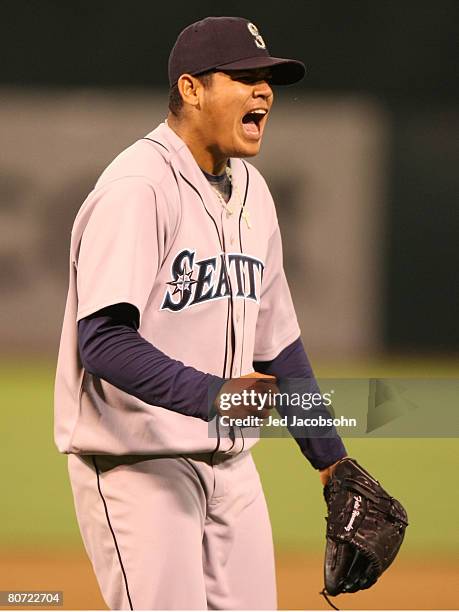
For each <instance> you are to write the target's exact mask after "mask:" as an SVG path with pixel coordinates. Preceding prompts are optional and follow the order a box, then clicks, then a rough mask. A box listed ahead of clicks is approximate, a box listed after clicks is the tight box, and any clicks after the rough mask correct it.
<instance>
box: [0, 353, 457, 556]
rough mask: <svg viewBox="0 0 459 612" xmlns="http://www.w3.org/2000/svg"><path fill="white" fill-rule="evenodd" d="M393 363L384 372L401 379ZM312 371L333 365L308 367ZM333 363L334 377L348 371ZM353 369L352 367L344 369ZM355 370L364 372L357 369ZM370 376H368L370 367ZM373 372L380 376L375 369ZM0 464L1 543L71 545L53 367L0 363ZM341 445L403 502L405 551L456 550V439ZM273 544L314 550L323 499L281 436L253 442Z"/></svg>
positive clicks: (436, 369)
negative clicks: (55, 425) (56, 428)
mask: <svg viewBox="0 0 459 612" xmlns="http://www.w3.org/2000/svg"><path fill="white" fill-rule="evenodd" d="M400 364H401V362H392V365H391V366H390V367H388V366H387V365H386V366H385V367H384V372H385V375H391V376H394V375H395V372H397V373H399V375H404V376H407V375H409V373H410V372H411V371H412V368H411V369H410V367H408V366H407V365H406V364H405V366H404V367H403V368H402V367H401V365H400ZM415 370H416V371H415V374H416V375H418V376H419V375H426V374H427V372H428V373H429V375H430V376H435V375H439V376H440V375H443V376H452V375H455V374H456V375H457V371H458V369H457V363H455V364H453V363H450V364H448V365H446V366H445V364H441V365H440V364H436V365H434V364H431V365H430V366H429V365H428V364H422V366H419V364H418V366H417V367H416V368H415ZM316 371H317V372H318V374H319V375H321V376H327V375H330V373H331V371H333V375H337V370H336V368H334V367H332V366H328V367H327V368H317V367H316ZM350 372H351V370H348V371H347V372H346V373H345V372H344V370H343V369H342V368H341V371H340V375H342V376H343V375H346V374H348V375H351V374H350ZM354 372H355V368H354ZM359 375H360V376H365V375H368V374H367V373H366V372H365V371H364V370H362V368H360V369H359ZM374 375H375V374H374ZM376 375H381V373H380V372H378V374H376ZM0 382H1V389H2V395H3V410H2V434H3V435H2V443H1V451H0V465H1V477H2V495H1V506H0V508H1V509H0V515H1V520H0V541H1V542H2V548H4V549H8V548H11V547H20V548H35V549H37V550H46V549H54V548H56V547H65V548H69V547H72V546H77V545H78V546H79V545H80V536H79V532H78V528H77V525H76V520H75V516H74V511H73V502H72V495H71V490H70V486H69V483H68V479H67V471H66V458H65V457H64V456H62V455H60V454H59V453H58V452H57V450H56V448H55V446H54V442H53V397H52V395H53V383H54V364H53V363H52V362H49V363H37V362H33V361H31V362H29V363H20V364H16V365H14V364H5V363H3V364H2V367H1V374H0ZM346 444H347V448H348V452H349V454H350V455H352V456H355V457H356V458H358V460H359V461H360V462H361V463H362V464H363V465H364V466H365V467H367V468H368V469H369V470H370V471H371V472H373V473H374V474H375V475H376V476H377V477H378V478H379V479H380V480H381V481H382V482H383V483H384V484H385V485H386V487H387V488H388V489H389V490H390V492H391V493H392V494H393V495H395V496H397V497H399V498H400V499H401V500H402V502H403V503H404V504H405V506H406V508H407V510H408V514H409V519H410V527H409V529H408V530H407V536H406V545H405V549H404V550H405V554H410V553H412V554H415V555H418V554H422V553H423V552H425V553H429V554H430V553H433V554H439V555H440V554H441V555H453V554H457V550H458V547H459V530H458V529H457V526H456V524H455V522H454V521H451V520H449V518H448V517H454V516H456V514H457V508H458V507H459V489H458V486H457V474H458V473H459V443H458V440H457V439H427V438H426V439H368V440H365V439H356V438H353V439H349V440H347V441H346ZM254 456H255V460H256V462H257V465H258V469H259V471H260V474H261V477H262V480H263V483H264V487H265V492H266V497H267V499H268V505H269V509H270V514H271V519H272V524H273V531H274V537H275V541H276V545H277V548H278V550H279V549H282V550H283V549H285V550H295V549H296V550H299V551H301V552H308V551H311V552H317V551H319V550H322V548H323V538H324V528H325V524H324V519H323V517H324V515H325V506H324V502H323V500H322V492H321V486H320V483H319V479H318V475H317V473H316V472H315V471H314V470H313V469H311V468H310V467H309V465H308V464H307V462H306V461H305V460H304V459H303V458H302V456H301V454H300V453H299V451H298V449H297V446H296V444H295V443H294V441H292V440H290V439H275V440H273V439H271V440H263V441H262V442H261V443H259V444H258V445H257V446H256V447H255V450H254Z"/></svg>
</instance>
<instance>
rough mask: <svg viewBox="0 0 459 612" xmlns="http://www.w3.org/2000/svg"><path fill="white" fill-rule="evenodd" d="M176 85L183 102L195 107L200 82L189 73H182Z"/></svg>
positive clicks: (198, 100)
mask: <svg viewBox="0 0 459 612" xmlns="http://www.w3.org/2000/svg"><path fill="white" fill-rule="evenodd" d="M177 87H178V90H179V92H180V95H181V96H182V99H183V102H184V103H185V104H190V105H191V106H194V107H195V108H198V107H199V104H200V94H201V89H202V84H201V82H200V81H199V79H197V78H196V77H194V76H192V75H191V74H182V76H181V77H180V78H179V80H178V82H177Z"/></svg>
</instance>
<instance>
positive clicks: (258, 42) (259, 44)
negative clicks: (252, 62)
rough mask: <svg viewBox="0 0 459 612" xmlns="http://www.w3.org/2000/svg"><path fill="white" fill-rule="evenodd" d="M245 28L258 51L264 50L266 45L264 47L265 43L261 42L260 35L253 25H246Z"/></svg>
mask: <svg viewBox="0 0 459 612" xmlns="http://www.w3.org/2000/svg"><path fill="white" fill-rule="evenodd" d="M247 27H248V29H249V32H250V33H251V34H252V36H253V37H254V39H255V44H256V45H257V47H258V48H259V49H266V45H265V41H264V40H263V37H262V35H261V34H260V32H259V31H258V28H257V26H256V25H255V24H253V23H248V24H247Z"/></svg>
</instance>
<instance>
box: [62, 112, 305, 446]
mask: <svg viewBox="0 0 459 612" xmlns="http://www.w3.org/2000/svg"><path fill="white" fill-rule="evenodd" d="M230 163H231V169H232V183H233V190H232V195H231V198H230V200H229V202H228V203H227V205H226V206H225V207H223V206H222V203H221V199H220V198H219V197H218V196H217V194H216V193H215V191H214V190H213V189H212V187H211V186H210V185H209V183H208V181H207V180H206V178H205V177H204V175H203V173H202V171H201V169H200V168H199V167H198V165H197V163H196V161H195V159H194V157H193V156H192V154H191V152H190V150H189V149H188V147H187V146H186V145H185V143H184V142H183V141H182V140H181V139H180V138H179V137H178V136H177V135H176V134H175V132H173V131H172V130H171V129H170V128H169V127H168V126H167V125H166V124H161V125H160V126H159V127H158V128H157V129H155V130H154V131H153V132H151V133H150V134H149V135H148V136H147V137H145V138H143V139H140V140H139V141H137V142H136V143H134V144H133V145H132V146H131V147H129V148H128V149H126V150H125V151H124V152H122V153H121V154H120V155H119V156H118V157H117V158H116V159H115V160H114V161H113V162H112V163H111V164H110V165H109V166H108V168H107V169H106V170H105V171H104V172H103V174H102V175H101V177H100V178H99V180H98V182H97V184H96V186H95V188H94V190H93V191H92V192H91V193H90V194H89V196H88V198H87V199H86V201H85V202H84V204H83V206H82V207H81V209H80V211H79V213H78V215H77V217H76V220H75V223H74V226H73V230H72V237H71V249H70V267H69V272H70V279H69V281H70V284H69V290H68V297H67V304H66V309H65V317H64V323H63V329H62V336H61V343H60V350H59V358H58V367H57V374H56V384H55V440H56V443H57V446H58V448H59V450H60V451H61V452H64V453H77V454H91V453H95V454H111V455H126V454H141V455H142V454H143V455H145V454H161V455H163V454H190V453H207V452H211V451H213V450H214V448H215V445H216V439H215V436H214V435H213V433H212V432H213V430H214V429H215V425H214V422H211V423H210V424H208V423H206V422H204V421H202V420H201V419H198V418H192V417H188V416H184V415H182V414H179V413H176V412H171V411H169V410H167V409H164V408H161V407H157V406H153V405H150V404H147V403H145V402H142V401H141V400H139V399H137V398H135V397H133V396H132V395H129V394H128V393H125V392H123V391H121V390H120V389H118V388H116V387H115V386H113V385H110V384H109V383H108V382H106V381H104V380H101V379H98V378H97V377H94V376H93V375H91V374H90V373H88V372H87V371H85V370H84V368H83V367H82V364H81V361H80V359H79V355H78V344H77V325H76V323H77V321H78V320H79V319H81V318H83V317H86V316H88V315H89V314H91V313H94V312H96V311H98V310H100V309H101V308H104V307H106V306H109V305H112V304H116V303H121V302H127V303H130V304H133V305H134V306H136V307H137V309H138V311H139V313H140V327H139V333H140V334H141V335H142V336H143V337H144V338H145V339H146V340H148V341H150V342H152V344H154V345H155V346H156V347H158V348H159V349H160V350H162V351H163V352H164V353H166V354H167V355H169V356H170V357H172V358H174V359H177V360H180V361H182V362H183V363H185V364H186V365H191V366H193V367H195V368H196V369H198V370H201V371H204V372H208V373H211V374H216V375H219V376H223V377H238V376H241V375H245V374H248V373H250V372H251V371H252V367H253V366H252V363H253V361H254V360H258V361H263V360H270V359H273V358H274V357H275V356H276V355H278V354H279V353H280V351H282V350H283V349H284V348H285V347H286V346H288V345H289V344H291V343H292V342H293V341H294V340H295V339H296V338H297V337H298V336H299V335H300V330H299V327H298V323H297V319H296V316H295V312H294V308H293V305H292V300H291V296H290V292H289V289H288V285H287V282H286V278H285V274H284V271H283V265H282V247H281V237H280V232H279V227H278V222H277V217H276V212H275V208H274V203H273V201H272V197H271V195H270V192H269V189H268V187H267V186H266V183H265V181H264V179H263V178H262V176H261V175H260V173H259V172H258V171H257V170H256V169H255V168H254V167H253V166H251V165H250V164H249V163H247V162H245V161H243V160H240V159H231V161H230ZM192 401H193V398H192V397H190V402H192ZM237 433H238V432H236V441H235V442H234V441H233V440H232V439H231V436H229V435H228V434H229V432H228V431H223V433H222V439H221V443H220V450H222V451H228V452H229V453H232V454H237V453H239V452H241V450H242V447H243V443H244V442H243V439H242V436H241V435H237ZM255 441H256V438H255V437H251V438H250V439H248V440H246V441H245V448H248V447H250V446H251V445H252V444H253V443H254V442H255Z"/></svg>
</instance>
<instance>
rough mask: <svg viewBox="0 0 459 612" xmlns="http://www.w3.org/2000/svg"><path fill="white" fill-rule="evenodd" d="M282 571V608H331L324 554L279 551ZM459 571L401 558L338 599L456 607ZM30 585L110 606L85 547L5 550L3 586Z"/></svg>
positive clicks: (444, 563)
mask: <svg viewBox="0 0 459 612" xmlns="http://www.w3.org/2000/svg"><path fill="white" fill-rule="evenodd" d="M277 572H278V590H279V608H280V609H284V610H285V609H292V610H301V609H305V610H311V609H312V610H329V609H330V607H329V606H328V605H327V604H326V602H325V601H324V600H323V599H322V597H320V596H319V595H318V592H319V590H320V589H321V588H322V559H321V557H320V556H310V557H307V556H302V555H300V554H297V553H286V552H283V553H279V554H278V555H277ZM458 574H459V561H458V560H457V559H456V561H455V562H453V560H452V559H448V558H446V557H445V558H443V559H441V560H440V559H437V560H436V561H433V560H432V559H431V558H419V559H406V558H401V559H397V560H396V561H395V563H394V565H393V566H392V567H391V568H390V569H389V570H388V571H387V573H386V574H385V575H384V576H383V577H382V578H381V581H380V582H379V583H378V584H376V585H375V586H374V587H372V588H371V589H370V590H368V591H362V592H360V593H356V594H353V595H344V596H341V597H339V598H338V599H335V600H334V601H335V603H336V605H338V607H340V609H342V610H346V609H355V610H364V609H367V610H378V609H387V610H397V609H402V610H410V609H417V610H429V609H444V610H450V609H455V608H457V607H458V604H459V595H458V589H457V576H458ZM26 589H27V590H61V591H63V592H64V609H66V610H67V609H68V610H94V609H107V607H106V605H105V603H104V601H103V599H102V597H101V595H100V592H99V589H98V586H97V582H96V580H95V577H94V574H93V572H92V568H91V565H90V563H89V561H88V559H87V557H86V556H85V554H84V552H83V551H75V552H56V553H55V555H54V556H52V555H50V554H48V555H46V556H44V555H39V554H37V553H36V552H34V551H32V550H31V551H23V552H21V553H20V552H18V551H12V552H11V554H5V553H4V554H3V555H2V556H0V590H3V591H4V590H26ZM0 609H2V610H6V609H9V610H11V609H12V608H4V607H0ZM23 609H32V608H23Z"/></svg>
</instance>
